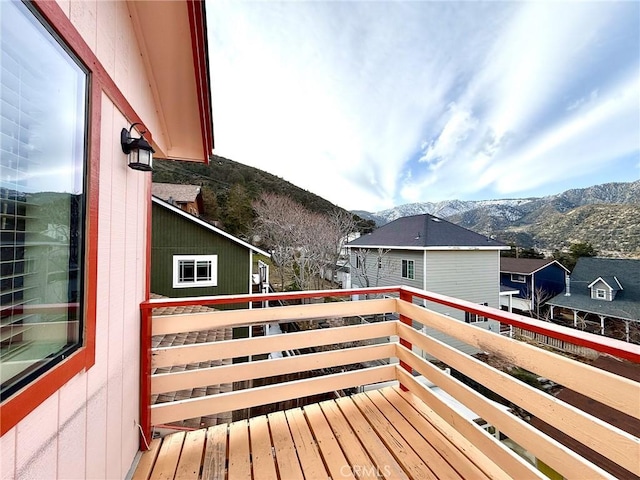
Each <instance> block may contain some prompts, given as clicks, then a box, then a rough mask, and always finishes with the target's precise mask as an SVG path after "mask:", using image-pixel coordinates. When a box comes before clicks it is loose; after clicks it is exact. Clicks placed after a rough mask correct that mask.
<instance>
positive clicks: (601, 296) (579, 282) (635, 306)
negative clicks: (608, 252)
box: [549, 257, 640, 343]
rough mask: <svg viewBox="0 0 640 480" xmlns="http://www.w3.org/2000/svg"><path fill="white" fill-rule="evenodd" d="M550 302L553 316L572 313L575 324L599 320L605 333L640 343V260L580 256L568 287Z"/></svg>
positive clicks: (586, 326)
mask: <svg viewBox="0 0 640 480" xmlns="http://www.w3.org/2000/svg"><path fill="white" fill-rule="evenodd" d="M549 305H550V307H551V318H552V319H554V318H555V319H558V318H564V317H565V315H568V316H569V318H571V317H572V323H573V326H574V327H581V328H588V327H593V325H594V324H595V326H598V324H599V329H598V330H596V331H599V333H600V334H601V335H606V336H610V337H613V338H617V339H620V340H626V341H627V342H633V343H640V260H638V259H628V258H598V257H582V258H579V259H578V263H577V264H576V266H575V268H574V269H573V271H572V272H571V281H570V282H568V283H567V288H566V290H564V291H563V292H561V294H559V295H557V296H556V297H554V298H552V299H551V300H550V301H549ZM563 314H564V315H563Z"/></svg>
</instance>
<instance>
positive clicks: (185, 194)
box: [151, 182, 200, 202]
mask: <svg viewBox="0 0 640 480" xmlns="http://www.w3.org/2000/svg"><path fill="white" fill-rule="evenodd" d="M199 194H200V186H199V185H178V184H175V183H156V182H153V183H152V184H151V195H153V196H154V197H158V198H160V199H162V200H164V201H165V202H168V201H169V199H170V198H171V199H173V201H175V202H195V201H196V198H197V197H198V195H199Z"/></svg>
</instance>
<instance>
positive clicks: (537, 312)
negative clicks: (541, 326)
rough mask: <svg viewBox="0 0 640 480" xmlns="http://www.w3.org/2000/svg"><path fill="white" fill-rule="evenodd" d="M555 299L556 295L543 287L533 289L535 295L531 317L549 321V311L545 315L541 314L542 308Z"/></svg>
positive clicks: (532, 297)
mask: <svg viewBox="0 0 640 480" xmlns="http://www.w3.org/2000/svg"><path fill="white" fill-rule="evenodd" d="M553 297H555V294H554V293H552V292H550V291H549V290H547V289H545V288H543V287H535V288H534V289H533V293H532V294H531V301H532V303H533V305H532V307H533V310H532V311H531V315H532V316H533V317H534V318H537V319H539V320H546V321H549V319H550V317H549V311H548V310H547V311H546V312H545V313H541V307H542V306H544V305H545V304H546V303H547V301H549V300H551V299H552V298H553Z"/></svg>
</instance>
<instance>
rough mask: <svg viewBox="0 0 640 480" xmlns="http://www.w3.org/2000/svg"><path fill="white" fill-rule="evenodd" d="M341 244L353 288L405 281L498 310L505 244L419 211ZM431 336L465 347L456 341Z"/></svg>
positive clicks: (479, 321)
mask: <svg viewBox="0 0 640 480" xmlns="http://www.w3.org/2000/svg"><path fill="white" fill-rule="evenodd" d="M347 247H348V248H349V252H350V265H351V268H350V270H351V286H352V287H354V288H357V287H376V286H386V285H407V286H411V287H416V288H420V289H424V290H427V291H431V292H435V293H440V294H443V295H449V296H452V297H456V298H460V299H463V300H468V301H471V302H475V303H478V304H482V305H488V306H490V307H494V308H499V304H500V301H499V295H500V251H501V250H508V249H509V247H508V246H506V245H504V244H503V243H501V242H498V241H496V240H493V239H491V238H487V237H485V236H484V235H480V234H478V233H475V232H472V231H471V230H468V229H466V228H463V227H460V226H458V225H455V224H453V223H451V222H447V221H446V220H442V219H440V218H438V217H434V216H433V215H429V214H424V215H414V216H409V217H402V218H398V219H397V220H394V221H393V222H390V223H388V224H386V225H384V226H382V227H380V228H378V229H376V230H374V231H373V232H371V233H369V234H367V235H363V236H361V237H360V238H357V239H355V240H353V241H352V242H350V243H348V244H347ZM429 308H430V309H433V310H435V311H438V312H440V313H443V314H445V315H449V316H451V317H453V318H457V319H458V320H460V321H464V322H467V323H474V324H476V325H477V326H479V327H481V328H484V329H487V330H493V331H496V332H497V331H498V330H499V328H500V326H499V324H498V322H494V321H492V320H491V321H489V320H487V319H485V318H484V317H478V316H477V315H474V314H469V313H466V314H465V313H464V312H460V311H457V310H455V309H452V308H449V307H445V306H442V305H429ZM430 333H431V332H430ZM433 334H434V336H436V337H438V338H442V339H443V340H445V341H446V342H447V343H449V344H450V345H453V346H455V347H456V348H461V349H463V350H465V347H463V346H462V344H461V343H460V342H457V341H456V340H454V339H452V338H450V337H445V336H444V335H442V334H440V333H436V332H433ZM465 351H467V350H465Z"/></svg>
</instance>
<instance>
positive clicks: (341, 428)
mask: <svg viewBox="0 0 640 480" xmlns="http://www.w3.org/2000/svg"><path fill="white" fill-rule="evenodd" d="M320 408H322V412H323V413H324V416H325V417H326V418H327V422H328V423H329V425H330V426H331V429H332V430H333V434H334V435H335V437H336V440H338V442H339V443H340V447H341V448H342V451H343V452H344V453H345V455H346V456H347V459H348V461H349V464H350V465H352V466H353V469H354V471H353V473H354V474H355V475H357V476H358V478H359V479H365V478H372V479H377V478H379V476H378V468H377V467H376V466H375V465H374V464H373V463H372V461H371V459H370V458H369V455H367V452H366V450H365V449H364V447H363V446H362V444H361V443H360V440H359V439H358V436H357V435H356V434H355V433H354V432H353V430H351V427H350V426H349V423H348V422H347V419H346V418H344V415H342V412H341V411H340V409H339V408H338V406H337V405H336V403H335V402H322V403H321V404H320Z"/></svg>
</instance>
